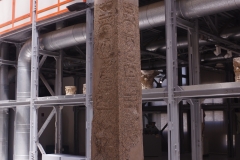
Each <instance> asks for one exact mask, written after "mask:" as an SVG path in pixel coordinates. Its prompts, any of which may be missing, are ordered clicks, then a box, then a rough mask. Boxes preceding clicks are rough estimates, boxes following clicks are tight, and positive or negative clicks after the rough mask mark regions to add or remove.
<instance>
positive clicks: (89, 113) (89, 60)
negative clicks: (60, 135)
mask: <svg viewBox="0 0 240 160" xmlns="http://www.w3.org/2000/svg"><path fill="white" fill-rule="evenodd" d="M87 3H88V4H91V3H93V0H87ZM86 20H87V22H86V37H87V38H86V104H85V105H86V158H87V160H91V136H92V119H93V105H92V70H93V9H91V8H88V9H87V11H86Z"/></svg>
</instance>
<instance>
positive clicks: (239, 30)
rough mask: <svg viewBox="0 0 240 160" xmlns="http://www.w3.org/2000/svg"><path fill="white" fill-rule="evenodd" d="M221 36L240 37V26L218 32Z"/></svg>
mask: <svg viewBox="0 0 240 160" xmlns="http://www.w3.org/2000/svg"><path fill="white" fill-rule="evenodd" d="M220 36H221V37H222V38H229V39H240V27H239V26H238V27H233V28H228V29H225V30H223V31H222V33H221V34H220Z"/></svg>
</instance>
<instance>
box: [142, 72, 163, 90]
mask: <svg viewBox="0 0 240 160" xmlns="http://www.w3.org/2000/svg"><path fill="white" fill-rule="evenodd" d="M159 73H160V72H159V71H156V70H141V83H142V89H151V88H153V81H154V77H156V76H157V75H158V74H159Z"/></svg>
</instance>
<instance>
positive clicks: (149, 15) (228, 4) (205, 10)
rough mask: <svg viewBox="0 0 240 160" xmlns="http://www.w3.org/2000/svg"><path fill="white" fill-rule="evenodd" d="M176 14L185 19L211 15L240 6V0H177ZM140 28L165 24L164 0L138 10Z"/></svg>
mask: <svg viewBox="0 0 240 160" xmlns="http://www.w3.org/2000/svg"><path fill="white" fill-rule="evenodd" d="M176 3H177V15H178V16H180V17H183V18H186V19H192V18H197V17H202V16H206V15H212V14H216V13H220V12H225V11H229V10H234V9H238V8H240V0H177V2H176ZM139 20H140V21H139V26H140V29H147V28H150V27H156V26H161V25H164V24H165V4H164V1H160V2H157V3H153V4H150V5H147V6H143V7H141V8H140V10H139Z"/></svg>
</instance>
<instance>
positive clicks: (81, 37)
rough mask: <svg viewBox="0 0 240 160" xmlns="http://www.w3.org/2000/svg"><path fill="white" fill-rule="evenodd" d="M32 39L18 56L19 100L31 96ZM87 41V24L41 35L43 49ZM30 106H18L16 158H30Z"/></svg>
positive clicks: (52, 48)
mask: <svg viewBox="0 0 240 160" xmlns="http://www.w3.org/2000/svg"><path fill="white" fill-rule="evenodd" d="M31 42H32V41H31V39H30V40H28V41H27V42H26V43H25V44H24V45H23V47H22V49H21V51H20V53H19V58H18V69H17V100H25V99H26V98H30V89H31V88H30V87H31V85H30V84H31ZM85 42H86V26H85V24H78V25H74V26H71V27H66V28H63V29H60V30H57V31H54V32H51V33H48V34H45V35H43V36H41V37H40V41H39V43H40V44H39V45H40V48H41V49H45V50H49V51H53V50H59V49H62V48H66V47H70V46H75V45H78V44H81V43H85ZM29 134H30V108H29V106H21V107H17V108H16V117H15V134H14V137H15V138H14V159H21V160H28V159H29V136H30V135H29Z"/></svg>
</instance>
